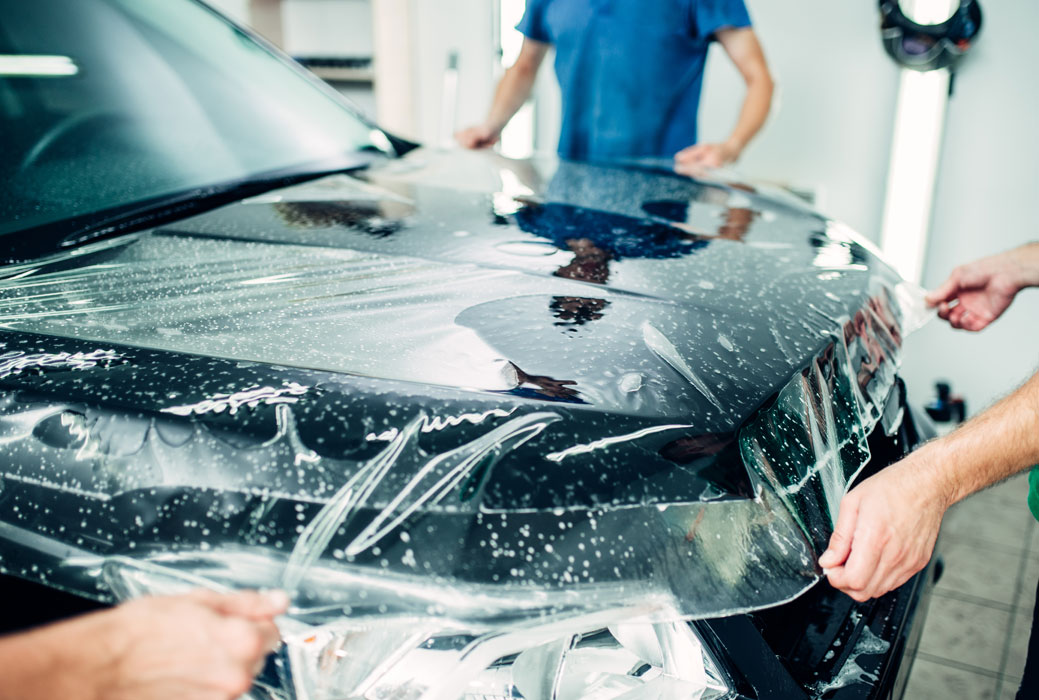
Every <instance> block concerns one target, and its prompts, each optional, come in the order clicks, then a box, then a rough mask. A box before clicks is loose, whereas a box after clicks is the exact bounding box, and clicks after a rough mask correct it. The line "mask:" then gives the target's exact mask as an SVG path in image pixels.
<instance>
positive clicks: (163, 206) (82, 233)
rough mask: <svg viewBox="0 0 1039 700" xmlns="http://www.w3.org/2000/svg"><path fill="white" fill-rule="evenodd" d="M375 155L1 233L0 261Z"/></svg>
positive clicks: (115, 232) (144, 224)
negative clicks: (0, 257) (0, 251)
mask: <svg viewBox="0 0 1039 700" xmlns="http://www.w3.org/2000/svg"><path fill="white" fill-rule="evenodd" d="M376 157H377V155H375V154H369V153H366V152H360V153H356V154H352V159H351V160H350V161H348V162H347V161H344V160H343V159H341V158H340V159H336V161H335V164H334V165H332V164H328V163H323V164H319V165H317V166H313V165H312V166H310V167H307V168H306V169H299V168H295V169H292V170H284V171H276V172H272V173H265V174H262V175H258V176H255V177H249V178H244V179H241V180H233V181H229V182H223V183H219V184H215V185H206V186H204V187H196V188H192V189H190V190H184V191H181V192H177V193H174V194H170V195H164V196H161V197H155V198H151V199H147V200H144V201H141V202H134V203H133V204H129V205H125V206H122V207H117V208H115V209H108V210H105V211H102V212H95V213H92V214H89V215H85V216H79V217H73V218H70V219H64V220H62V221H58V222H54V223H49V224H45V225H43V226H38V227H34V228H30V229H26V230H22V231H18V232H16V233H12V234H7V235H4V236H0V242H2V245H3V252H2V258H3V264H10V263H15V262H25V261H27V260H31V259H33V258H38V257H40V256H41V255H47V254H51V253H55V252H58V251H61V250H68V249H70V248H75V247H77V246H81V245H83V244H85V243H91V242H93V241H97V240H99V239H102V238H110V237H113V236H120V235H123V234H127V233H133V232H135V231H140V230H141V229H145V228H151V227H154V226H159V225H161V224H165V223H169V222H171V221H176V220H177V219H183V218H185V217H188V216H194V215H197V214H202V213H204V212H207V211H211V210H213V209H217V208H219V207H222V206H224V205H225V204H230V203H232V202H236V201H238V200H240V199H245V198H248V197H254V196H256V195H260V194H263V193H264V192H269V191H270V190H274V189H278V188H281V187H288V186H289V185H296V184H299V183H302V182H306V181H308V180H316V179H318V178H321V177H326V176H328V175H336V174H341V173H348V172H355V171H357V170H361V169H364V168H366V167H368V165H369V164H370V163H371V162H372V161H373V160H374V159H375V158H376Z"/></svg>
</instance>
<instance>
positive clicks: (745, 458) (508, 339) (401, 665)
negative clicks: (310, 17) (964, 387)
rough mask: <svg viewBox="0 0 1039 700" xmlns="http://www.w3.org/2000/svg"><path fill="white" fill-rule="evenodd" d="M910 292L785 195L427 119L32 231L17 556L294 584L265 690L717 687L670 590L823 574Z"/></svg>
mask: <svg viewBox="0 0 1039 700" xmlns="http://www.w3.org/2000/svg"><path fill="white" fill-rule="evenodd" d="M921 299H922V293H921V292H920V291H919V290H915V289H912V288H911V287H910V286H908V285H907V284H906V283H905V282H903V281H902V280H900V279H899V278H898V277H897V276H896V275H895V273H894V272H892V271H891V269H890V268H889V267H888V266H887V265H885V264H884V263H883V262H882V261H880V260H879V259H878V258H877V257H876V255H875V254H874V252H872V251H871V249H870V247H869V245H868V244H865V243H863V242H862V241H861V240H860V239H859V237H858V236H857V235H855V234H854V233H852V232H850V231H848V230H847V228H846V227H843V226H841V225H839V224H837V223H835V222H833V221H830V220H827V219H825V218H823V217H821V216H819V215H817V214H815V213H813V212H811V211H810V210H808V209H807V208H805V207H803V206H802V205H800V204H797V203H796V202H795V201H793V200H792V199H790V198H789V197H787V196H781V195H771V194H769V193H767V192H765V191H762V190H760V188H755V187H752V186H749V185H746V184H741V183H731V182H730V183H708V182H697V181H693V180H689V179H688V178H682V177H677V176H674V175H672V174H668V173H663V172H658V171H655V170H653V169H651V168H641V169H639V168H636V169H619V168H612V167H608V166H592V165H578V164H573V163H559V164H557V163H554V162H548V161H546V162H541V161H533V162H526V161H524V162H518V163H517V162H512V161H506V160H504V159H499V158H496V157H494V156H486V155H478V156H477V155H462V154H454V155H451V156H446V155H443V154H436V153H431V152H425V151H418V152H416V153H414V154H412V155H410V156H409V157H408V158H405V159H402V160H401V161H398V162H396V163H391V164H387V165H384V166H381V167H379V168H375V169H373V170H371V171H370V172H368V173H366V174H365V175H364V179H363V180H362V179H358V178H355V177H350V176H346V175H340V176H334V177H331V178H326V179H324V180H319V181H315V182H311V183H306V184H304V185H300V186H297V187H293V188H286V189H284V190H279V191H275V192H272V193H269V194H268V195H264V196H261V197H258V198H255V199H253V200H246V201H244V202H240V203H237V204H232V205H230V206H227V207H224V208H222V209H218V210H216V211H213V212H210V213H208V214H203V215H201V216H198V217H195V218H193V219H189V220H185V221H179V222H174V223H172V224H169V225H166V226H164V227H162V228H159V229H155V230H152V231H147V232H143V233H140V234H135V235H132V236H124V237H121V238H116V239H113V240H110V241H106V242H100V243H94V244H91V245H88V246H84V247H81V248H77V249H75V250H73V251H66V252H55V253H54V254H53V255H51V256H49V257H42V258H39V259H36V260H31V261H27V262H24V263H21V264H17V265H8V266H6V267H4V268H0V343H2V344H3V345H2V347H0V388H2V393H0V464H2V470H0V567H2V568H3V570H4V571H5V572H8V573H13V574H16V575H19V576H23V577H25V578H29V579H32V580H37V581H41V582H44V583H46V584H48V585H51V586H54V587H58V588H62V589H65V590H69V591H73V592H75V593H78V594H80V595H84V596H88V597H94V598H98V599H101V600H117V599H125V598H127V597H133V596H137V595H143V594H147V593H161V592H168V591H176V590H182V589H184V588H187V587H190V586H196V585H201V586H207V587H210V588H214V589H236V588H245V587H261V588H267V587H279V588H284V589H285V590H287V591H288V592H289V593H290V594H291V596H292V599H293V603H292V608H291V610H290V612H289V614H288V615H287V616H286V617H285V618H284V619H283V620H282V622H281V627H282V631H283V633H284V635H285V639H286V645H285V648H284V649H283V651H282V658H281V663H280V665H279V668H280V669H281V670H280V671H279V672H278V673H275V674H274V676H276V678H274V677H271V674H267V675H265V676H264V677H263V678H262V679H261V681H260V683H259V684H258V686H257V689H256V690H255V694H256V697H257V698H259V697H263V696H264V695H263V694H264V693H267V694H268V696H269V697H284V696H285V694H289V695H295V696H296V697H299V698H313V699H315V700H317V699H319V698H321V699H325V698H329V699H330V698H338V697H368V698H373V699H374V698H378V697H426V698H456V697H460V696H461V695H467V694H485V695H494V696H496V697H513V695H506V694H505V692H506V691H505V690H503V688H511V689H512V690H508V692H509V693H513V692H515V693H517V695H515V697H520V696H522V697H526V698H530V697H539V698H541V697H544V698H578V697H601V698H614V697H630V698H649V697H661V698H671V697H702V698H705V699H706V698H711V697H717V696H719V695H721V694H723V693H724V692H726V691H725V682H724V678H723V674H721V673H720V671H719V670H718V668H717V667H716V665H715V663H714V661H713V660H712V658H711V655H710V653H709V652H708V651H707V649H706V648H704V647H703V645H702V644H701V643H700V640H699V639H698V638H697V637H696V634H695V631H694V630H693V628H692V627H690V626H689V625H686V624H675V623H676V622H679V621H687V620H693V619H697V618H709V617H718V616H724V615H729V614H733V613H737V612H741V611H749V610H754V609H759V608H763V607H767V606H772V605H777V604H779V603H782V602H784V601H787V600H790V599H792V598H793V597H796V596H797V595H799V594H800V593H801V592H803V591H804V590H806V589H807V588H808V587H809V586H811V585H812V584H813V583H814V582H816V581H817V580H818V578H819V576H820V574H821V572H820V570H819V569H818V566H817V564H816V559H817V557H818V555H819V554H820V553H821V552H822V550H823V549H824V548H825V546H826V541H827V539H828V537H829V534H830V532H831V531H832V526H833V521H834V518H835V515H836V509H837V505H838V503H839V500H840V498H841V496H842V495H843V493H844V492H845V490H846V488H847V487H848V484H849V483H850V482H851V480H852V479H853V478H854V477H855V475H856V474H857V473H858V471H859V470H860V469H861V468H862V466H863V465H864V464H865V463H866V462H867V461H868V459H869V450H868V447H867V437H868V435H869V434H870V433H871V432H872V431H873V430H874V429H875V428H876V426H877V425H878V424H881V423H882V422H883V421H884V420H885V419H884V415H885V408H886V407H887V405H888V399H889V396H890V395H891V394H892V391H893V389H894V387H895V384H896V371H897V367H898V363H899V358H900V352H901V345H902V339H903V336H904V334H905V333H906V332H908V331H909V330H910V329H912V328H914V327H916V326H917V325H919V324H920V323H922V322H923V321H924V320H926V318H927V312H926V311H925V310H924V309H923V304H922V301H921ZM885 427H887V426H885ZM693 648H695V649H697V650H699V652H700V653H699V655H694V656H697V658H700V657H701V656H702V658H703V665H702V666H701V665H698V664H692V665H690V664H689V663H688V662H685V663H681V664H679V663H677V662H676V661H675V659H676V658H679V656H681V657H682V658H686V659H688V658H689V653H690V652H689V650H690V649H693ZM621 668H623V669H624V670H623V672H618V671H617V670H616V669H621ZM611 669H612V670H611ZM279 674H280V676H279ZM432 678H437V679H440V680H438V681H437V682H433V681H432V680H431V679H432ZM445 678H446V679H449V680H450V682H448V681H446V680H444V679H445ZM481 688H482V689H483V690H480V689H481Z"/></svg>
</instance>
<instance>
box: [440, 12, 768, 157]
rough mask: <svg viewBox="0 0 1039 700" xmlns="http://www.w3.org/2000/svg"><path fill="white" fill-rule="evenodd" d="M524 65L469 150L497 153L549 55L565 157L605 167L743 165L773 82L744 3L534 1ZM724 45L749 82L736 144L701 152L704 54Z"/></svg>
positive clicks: (524, 28) (509, 74)
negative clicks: (643, 160) (614, 163)
mask: <svg viewBox="0 0 1039 700" xmlns="http://www.w3.org/2000/svg"><path fill="white" fill-rule="evenodd" d="M517 29H519V31H520V32H522V33H523V35H524V40H523V46H522V48H521V50H520V55H519V58H517V59H516V62H515V64H513V66H512V67H511V68H509V69H508V70H507V71H506V72H505V75H504V77H502V79H501V82H500V83H499V84H498V89H497V91H496V93H495V95H494V102H493V104H492V105H491V109H490V113H489V114H488V116H487V119H486V120H485V121H484V123H483V124H481V125H479V126H473V127H470V128H468V129H465V130H464V131H460V132H459V133H458V134H457V135H456V137H457V139H458V141H459V143H461V144H462V145H463V146H465V147H467V148H486V147H488V146H491V145H493V144H495V143H496V142H497V141H498V138H499V136H500V135H501V131H502V129H503V128H504V127H505V125H506V124H507V123H508V121H509V119H511V118H512V116H513V115H514V114H515V113H516V112H517V110H519V108H520V107H521V106H522V105H523V103H524V102H526V100H527V98H528V97H530V93H531V89H532V88H533V85H534V79H535V77H536V76H537V71H538V68H539V67H540V66H541V62H542V60H543V59H544V57H545V53H546V52H547V51H548V49H549V47H550V46H554V47H555V49H556V62H555V68H556V76H557V77H558V79H559V85H560V87H561V88H562V92H563V124H562V133H561V134H560V137H559V154H560V155H561V156H563V157H564V158H568V159H572V160H591V161H608V160H619V159H629V158H639V157H647V156H649V157H667V158H670V157H672V156H674V158H675V160H676V165H677V166H678V167H679V169H683V168H688V169H696V168H698V167H718V166H721V165H725V164H726V163H731V162H732V161H734V160H736V159H737V158H738V157H739V155H740V152H741V151H742V150H743V148H744V147H745V146H746V145H747V143H748V142H749V141H750V140H751V138H753V137H754V135H755V134H756V133H757V132H758V130H759V129H760V128H761V125H762V124H763V123H764V121H765V117H766V116H768V110H769V105H770V103H771V101H772V78H771V76H770V75H769V71H768V66H767V64H766V63H765V57H764V54H763V53H762V51H761V45H760V44H759V43H758V39H757V36H756V35H755V34H754V30H753V29H751V27H750V17H749V16H748V14H747V8H746V7H745V6H744V4H743V0H649V1H647V0H528V2H527V10H526V13H525V14H524V15H523V19H522V20H521V21H520V23H519V26H518V27H517ZM714 40H717V41H718V42H719V43H720V44H721V45H722V48H724V49H725V52H726V53H727V54H728V56H729V58H730V59H732V61H733V63H734V64H735V65H736V67H737V68H738V69H739V71H740V73H741V74H742V76H743V79H744V80H745V81H746V83H747V96H746V99H745V100H744V103H743V109H742V110H741V112H740V116H739V119H738V120H737V122H736V126H735V128H734V129H733V130H732V134H731V135H730V136H729V138H728V139H727V140H726V141H724V142H722V143H703V144H701V143H698V142H697V135H696V117H697V110H698V108H699V105H700V88H701V85H702V83H703V74H704V64H705V62H706V60H707V50H708V48H709V47H710V44H711V42H712V41H714Z"/></svg>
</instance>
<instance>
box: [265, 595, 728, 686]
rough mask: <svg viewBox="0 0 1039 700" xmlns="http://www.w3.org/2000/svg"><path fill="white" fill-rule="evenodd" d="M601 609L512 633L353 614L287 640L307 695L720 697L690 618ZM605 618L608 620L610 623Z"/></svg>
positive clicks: (294, 673)
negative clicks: (631, 615)
mask: <svg viewBox="0 0 1039 700" xmlns="http://www.w3.org/2000/svg"><path fill="white" fill-rule="evenodd" d="M607 618H609V614H608V613H606V614H603V613H599V614H595V615H589V616H585V617H578V618H570V619H564V620H558V621H550V622H544V621H539V622H538V623H537V624H535V625H530V626H525V627H520V628H518V629H511V630H481V631H474V630H465V629H460V628H454V629H452V628H450V627H444V625H443V622H442V621H438V620H436V619H428V618H427V619H415V618H412V619H408V618H393V619H369V620H352V619H346V620H343V621H341V622H336V623H332V624H328V625H323V626H321V627H316V628H309V629H301V630H299V631H298V632H295V633H292V634H289V635H287V636H286V638H285V649H284V652H283V653H284V656H285V658H286V659H287V662H288V663H287V664H286V666H287V671H288V673H287V674H286V675H287V676H288V677H289V678H288V681H289V683H288V685H291V687H292V690H293V691H294V692H295V696H296V698H299V699H300V700H303V699H305V700H341V699H342V700H345V699H346V698H366V699H367V700H390V699H393V700H397V699H405V698H407V699H412V698H413V699H415V700H418V699H419V698H422V699H423V700H456V699H459V698H466V699H469V698H474V699H475V698H479V699H481V700H484V699H486V700H491V699H493V700H499V699H500V700H511V699H512V698H517V699H518V698H525V699H526V700H613V699H614V698H618V699H619V698H624V699H625V700H636V699H638V700H650V699H657V698H659V699H660V700H664V699H670V698H675V699H676V700H677V698H683V699H685V700H712V699H717V698H723V697H726V696H729V695H730V690H729V687H728V685H727V683H726V682H725V680H724V677H723V676H722V674H721V673H720V672H719V670H718V667H717V665H716V664H715V662H714V659H713V658H712V657H711V655H710V653H709V652H708V651H707V650H706V649H705V647H704V645H703V644H702V642H701V640H700V639H699V637H698V636H697V634H696V632H695V630H694V629H693V628H692V627H691V626H690V625H689V624H688V623H686V622H666V623H652V622H641V621H630V620H629V621H625V622H616V623H612V624H611V623H606V619H607ZM604 623H605V624H604Z"/></svg>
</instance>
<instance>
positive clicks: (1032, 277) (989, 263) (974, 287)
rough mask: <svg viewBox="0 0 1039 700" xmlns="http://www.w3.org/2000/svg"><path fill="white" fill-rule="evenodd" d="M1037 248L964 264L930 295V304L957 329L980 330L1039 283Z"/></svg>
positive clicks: (1026, 247) (928, 298)
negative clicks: (1025, 289) (1021, 292)
mask: <svg viewBox="0 0 1039 700" xmlns="http://www.w3.org/2000/svg"><path fill="white" fill-rule="evenodd" d="M1037 251H1039V248H1037V247H1036V246H1035V245H1031V246H1024V247H1022V248H1017V249H1015V250H1011V251H1007V252H1006V253H1000V254H999V255H993V256H991V257H988V258H982V259H981V260H978V261H976V262H972V263H968V264H967V265H961V266H960V267H957V268H956V269H955V270H953V271H952V274H950V275H949V279H947V280H945V282H943V283H942V284H941V285H940V286H939V287H938V288H937V289H935V290H934V291H933V292H931V293H930V294H928V295H927V304H928V305H929V306H937V307H938V315H939V316H940V317H941V318H944V319H945V320H946V321H948V322H949V325H951V326H952V327H953V328H961V329H963V330H968V331H980V330H981V329H983V328H985V327H987V326H988V325H989V324H991V323H992V322H993V321H995V320H996V319H997V318H999V317H1000V316H1002V315H1003V312H1004V311H1006V309H1007V307H1008V306H1010V303H1011V302H1012V301H1013V300H1014V297H1015V296H1017V293H1018V292H1019V291H1021V290H1022V289H1024V288H1025V287H1028V286H1033V285H1035V284H1037V283H1039V252H1037Z"/></svg>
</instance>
